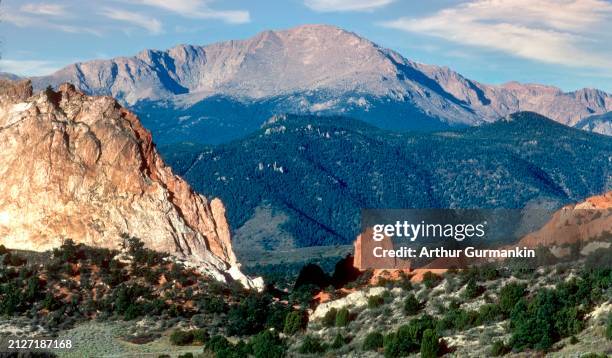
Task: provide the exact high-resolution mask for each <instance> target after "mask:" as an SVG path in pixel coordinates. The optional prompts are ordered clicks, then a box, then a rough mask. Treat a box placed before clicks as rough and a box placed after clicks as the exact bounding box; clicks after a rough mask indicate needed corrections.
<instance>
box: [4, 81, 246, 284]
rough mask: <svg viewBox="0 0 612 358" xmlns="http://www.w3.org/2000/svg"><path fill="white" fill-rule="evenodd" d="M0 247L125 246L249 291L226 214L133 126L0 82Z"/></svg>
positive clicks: (49, 93)
mask: <svg viewBox="0 0 612 358" xmlns="http://www.w3.org/2000/svg"><path fill="white" fill-rule="evenodd" d="M0 151H1V152H2V157H1V159H0V175H1V176H2V181H1V182H0V244H3V245H5V246H6V247H9V248H17V249H25V250H36V251H42V250H48V249H50V248H53V247H58V246H59V245H61V244H62V242H63V241H64V240H65V239H72V240H74V241H75V242H77V243H83V244H86V245H90V246H97V247H106V248H112V249H116V248H119V247H120V246H121V244H122V240H121V237H122V236H126V235H127V236H130V237H137V238H140V239H141V240H142V241H143V242H144V243H145V245H146V246H147V247H148V248H151V249H154V250H157V251H162V252H168V253H170V254H172V255H174V256H177V257H179V258H182V259H185V260H188V261H190V262H192V263H193V264H196V265H199V266H201V267H202V268H203V269H204V270H205V271H208V272H209V273H211V274H213V275H216V276H217V277H218V278H223V277H224V275H226V274H228V273H229V274H230V275H233V276H234V277H235V278H238V279H241V280H243V281H244V282H246V283H249V282H248V279H247V278H246V277H244V276H243V275H242V274H241V273H240V271H239V269H238V264H237V262H236V257H235V255H234V252H233V250H232V245H231V241H230V231H229V227H228V224H227V221H226V219H225V208H224V206H223V203H222V202H221V201H220V200H218V199H213V200H212V201H209V200H207V199H206V198H205V197H203V196H201V195H198V194H196V193H195V192H194V191H193V190H192V189H191V187H190V186H189V185H188V184H187V183H186V182H185V181H184V180H183V179H181V178H180V177H178V176H176V175H174V174H173V172H172V170H171V169H170V168H169V167H167V166H166V165H165V164H164V162H163V160H162V159H161V158H160V156H159V155H158V153H157V151H156V149H155V146H154V144H153V142H152V140H151V134H150V133H149V132H148V131H147V130H146V129H144V127H143V126H142V125H141V123H140V121H139V120H138V118H137V117H136V116H135V115H134V114H133V113H131V112H130V111H128V110H126V109H124V108H123V107H121V106H120V105H119V104H118V103H117V101H115V100H114V99H112V98H110V97H90V96H86V95H85V94H83V93H81V92H80V91H78V90H76V89H75V87H74V86H72V85H69V84H64V85H61V86H60V87H59V91H58V92H55V91H53V90H51V89H48V90H45V91H43V92H41V93H38V94H35V95H32V87H31V84H30V83H29V81H22V82H19V83H14V82H9V81H2V82H0Z"/></svg>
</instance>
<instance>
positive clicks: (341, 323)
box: [336, 307, 350, 327]
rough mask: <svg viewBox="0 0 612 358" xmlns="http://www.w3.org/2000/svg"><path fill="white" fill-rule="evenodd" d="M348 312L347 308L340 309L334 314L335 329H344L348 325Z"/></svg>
mask: <svg viewBox="0 0 612 358" xmlns="http://www.w3.org/2000/svg"><path fill="white" fill-rule="evenodd" d="M349 319H350V312H349V310H348V308H346V307H342V308H341V309H340V310H339V311H338V313H337V314H336V327H346V326H348V324H349Z"/></svg>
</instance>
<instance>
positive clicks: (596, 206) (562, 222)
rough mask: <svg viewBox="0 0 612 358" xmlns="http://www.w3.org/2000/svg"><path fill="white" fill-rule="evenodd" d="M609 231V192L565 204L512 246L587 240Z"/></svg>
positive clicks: (611, 211) (611, 228)
mask: <svg viewBox="0 0 612 358" xmlns="http://www.w3.org/2000/svg"><path fill="white" fill-rule="evenodd" d="M611 233H612V192H608V193H606V194H603V195H598V196H593V197H590V198H588V199H586V200H585V201H584V202H582V203H579V204H575V205H567V206H564V207H563V208H561V209H560V210H558V211H557V212H555V213H554V214H553V216H552V218H551V219H550V220H549V221H548V222H547V223H546V224H545V225H544V226H543V227H542V228H541V229H540V230H538V231H535V232H533V233H531V234H528V235H526V236H525V237H523V238H522V239H521V240H520V241H519V243H518V244H517V245H515V246H527V247H537V246H540V245H542V246H552V245H561V244H571V243H576V242H579V241H588V240H592V239H596V238H598V237H602V236H603V235H606V234H607V235H609V234H611Z"/></svg>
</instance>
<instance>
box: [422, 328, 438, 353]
mask: <svg viewBox="0 0 612 358" xmlns="http://www.w3.org/2000/svg"><path fill="white" fill-rule="evenodd" d="M439 340H440V338H439V337H438V334H437V333H436V332H435V331H434V330H432V329H426V330H425V332H423V338H422V339H421V358H435V357H437V356H438V353H439V351H440V344H439Z"/></svg>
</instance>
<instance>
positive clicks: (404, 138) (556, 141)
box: [160, 112, 612, 247]
mask: <svg viewBox="0 0 612 358" xmlns="http://www.w3.org/2000/svg"><path fill="white" fill-rule="evenodd" d="M160 151H161V152H162V153H163V155H164V156H165V158H166V160H167V161H168V162H169V163H170V164H171V165H172V166H173V167H174V169H175V171H177V172H178V174H180V175H182V176H183V177H185V178H186V179H187V180H188V181H189V182H190V183H191V184H192V185H193V186H194V187H195V188H196V190H200V191H201V192H202V193H203V194H205V195H207V196H218V197H220V198H222V199H223V200H224V201H225V202H226V203H228V208H227V209H228V210H227V213H228V215H229V221H230V225H231V226H232V228H233V229H234V230H235V232H236V240H237V241H240V238H241V236H249V237H254V236H257V235H258V234H260V236H261V237H260V238H261V240H259V239H256V240H255V241H256V242H254V243H253V244H254V245H256V244H262V245H263V246H266V245H265V241H268V242H275V240H277V241H279V240H281V239H279V238H282V240H284V241H287V238H290V239H291V240H292V241H293V242H292V244H293V245H294V246H298V247H302V246H313V245H331V244H347V243H350V242H352V240H354V238H355V235H356V234H357V232H358V227H359V213H360V210H361V209H362V208H429V207H432V208H435V207H439V208H458V207H462V208H522V207H525V206H528V205H529V206H531V205H537V206H546V207H548V208H555V207H558V206H560V205H562V204H565V203H568V202H572V201H578V200H580V199H582V198H585V197H587V196H589V195H593V194H597V193H601V192H605V191H608V190H610V189H611V188H612V179H611V175H610V173H611V169H612V161H611V159H610V158H611V156H612V139H611V138H609V137H606V136H602V135H596V134H591V133H587V132H583V131H580V130H576V129H572V128H569V127H566V126H563V125H560V124H558V123H555V122H553V121H552V120H549V119H547V118H545V117H542V116H540V115H537V114H534V113H529V112H523V113H518V114H515V115H512V116H510V117H508V118H506V119H505V120H502V121H499V122H496V123H493V124H489V125H483V126H480V127H474V128H468V129H464V130H457V131H447V132H438V133H432V134H425V133H395V132H390V131H385V130H381V129H377V128H375V127H372V126H369V125H367V124H365V123H363V122H360V121H357V120H353V119H349V118H343V117H333V118H330V117H316V116H277V117H274V118H273V119H271V120H270V121H268V122H267V123H266V124H265V125H264V126H263V127H262V128H261V129H260V130H259V131H258V132H256V133H255V134H253V135H251V136H249V137H247V138H245V139H243V140H239V141H235V142H232V143H229V144H225V145H220V146H216V147H206V146H201V145H196V144H188V143H183V144H179V145H166V146H162V147H161V148H160ZM264 226H265V227H266V232H265V235H263V234H261V233H258V230H257V229H253V228H260V227H264ZM260 241H264V242H263V243H262V242H260ZM269 246H270V245H268V247H269Z"/></svg>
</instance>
